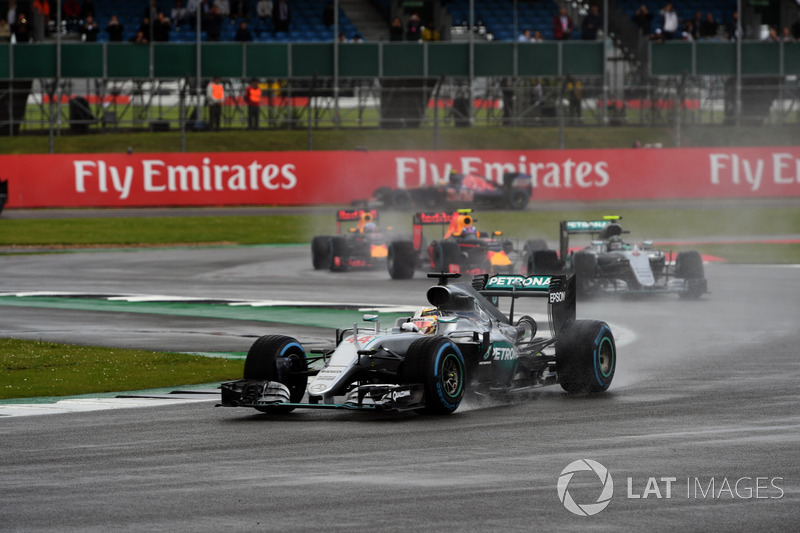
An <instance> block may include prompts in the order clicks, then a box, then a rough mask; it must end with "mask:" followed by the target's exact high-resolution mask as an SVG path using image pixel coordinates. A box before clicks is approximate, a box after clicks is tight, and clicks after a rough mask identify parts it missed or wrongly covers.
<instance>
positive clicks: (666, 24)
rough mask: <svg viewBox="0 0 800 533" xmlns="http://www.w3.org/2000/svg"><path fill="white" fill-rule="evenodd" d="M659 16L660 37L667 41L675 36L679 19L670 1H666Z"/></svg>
mask: <svg viewBox="0 0 800 533" xmlns="http://www.w3.org/2000/svg"><path fill="white" fill-rule="evenodd" d="M661 18H662V22H661V38H662V39H664V40H665V41H669V40H670V39H674V38H675V37H677V36H678V33H677V32H678V28H679V24H680V21H679V20H678V14H677V13H675V10H674V9H673V8H672V4H671V3H667V5H665V6H664V9H662V10H661Z"/></svg>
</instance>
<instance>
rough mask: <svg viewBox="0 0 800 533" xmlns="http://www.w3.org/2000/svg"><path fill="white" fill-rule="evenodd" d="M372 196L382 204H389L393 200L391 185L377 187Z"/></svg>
mask: <svg viewBox="0 0 800 533" xmlns="http://www.w3.org/2000/svg"><path fill="white" fill-rule="evenodd" d="M372 197H373V198H374V199H375V200H376V201H377V202H379V203H380V204H381V205H382V206H384V207H385V206H388V205H390V203H391V201H392V189H390V188H389V187H378V188H377V189H375V192H374V193H372Z"/></svg>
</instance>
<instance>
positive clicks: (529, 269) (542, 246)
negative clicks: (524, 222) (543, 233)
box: [522, 239, 547, 276]
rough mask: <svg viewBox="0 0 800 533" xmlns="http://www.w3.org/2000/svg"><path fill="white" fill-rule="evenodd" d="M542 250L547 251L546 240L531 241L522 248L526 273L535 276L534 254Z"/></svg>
mask: <svg viewBox="0 0 800 533" xmlns="http://www.w3.org/2000/svg"><path fill="white" fill-rule="evenodd" d="M540 250H547V243H546V242H545V241H544V239H529V240H528V241H526V242H525V246H523V247H522V266H523V268H524V269H525V273H526V274H527V275H528V276H530V275H531V274H533V273H534V272H533V253H534V252H538V251H540Z"/></svg>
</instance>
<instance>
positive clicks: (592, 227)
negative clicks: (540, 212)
mask: <svg viewBox="0 0 800 533" xmlns="http://www.w3.org/2000/svg"><path fill="white" fill-rule="evenodd" d="M619 220H622V217H621V216H618V215H607V216H604V217H603V219H602V220H562V221H561V225H560V232H559V233H560V236H559V244H560V250H559V253H560V254H561V259H562V261H563V260H564V259H565V258H566V257H567V254H568V253H569V236H570V235H580V234H584V235H586V234H589V235H596V236H597V237H598V238H600V239H607V238H608V237H610V236H612V235H621V234H623V233H630V232H629V231H624V230H623V229H622V226H620V225H619V222H618V221H619Z"/></svg>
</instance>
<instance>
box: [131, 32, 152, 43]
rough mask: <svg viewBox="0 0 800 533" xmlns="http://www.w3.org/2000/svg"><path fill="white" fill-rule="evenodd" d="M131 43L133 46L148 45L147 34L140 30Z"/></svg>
mask: <svg viewBox="0 0 800 533" xmlns="http://www.w3.org/2000/svg"><path fill="white" fill-rule="evenodd" d="M129 42H131V43H133V44H147V43H148V41H147V34H146V33H145V32H143V31H142V30H138V31H137V32H136V35H134V36H133V37H131V39H130V41H129Z"/></svg>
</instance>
